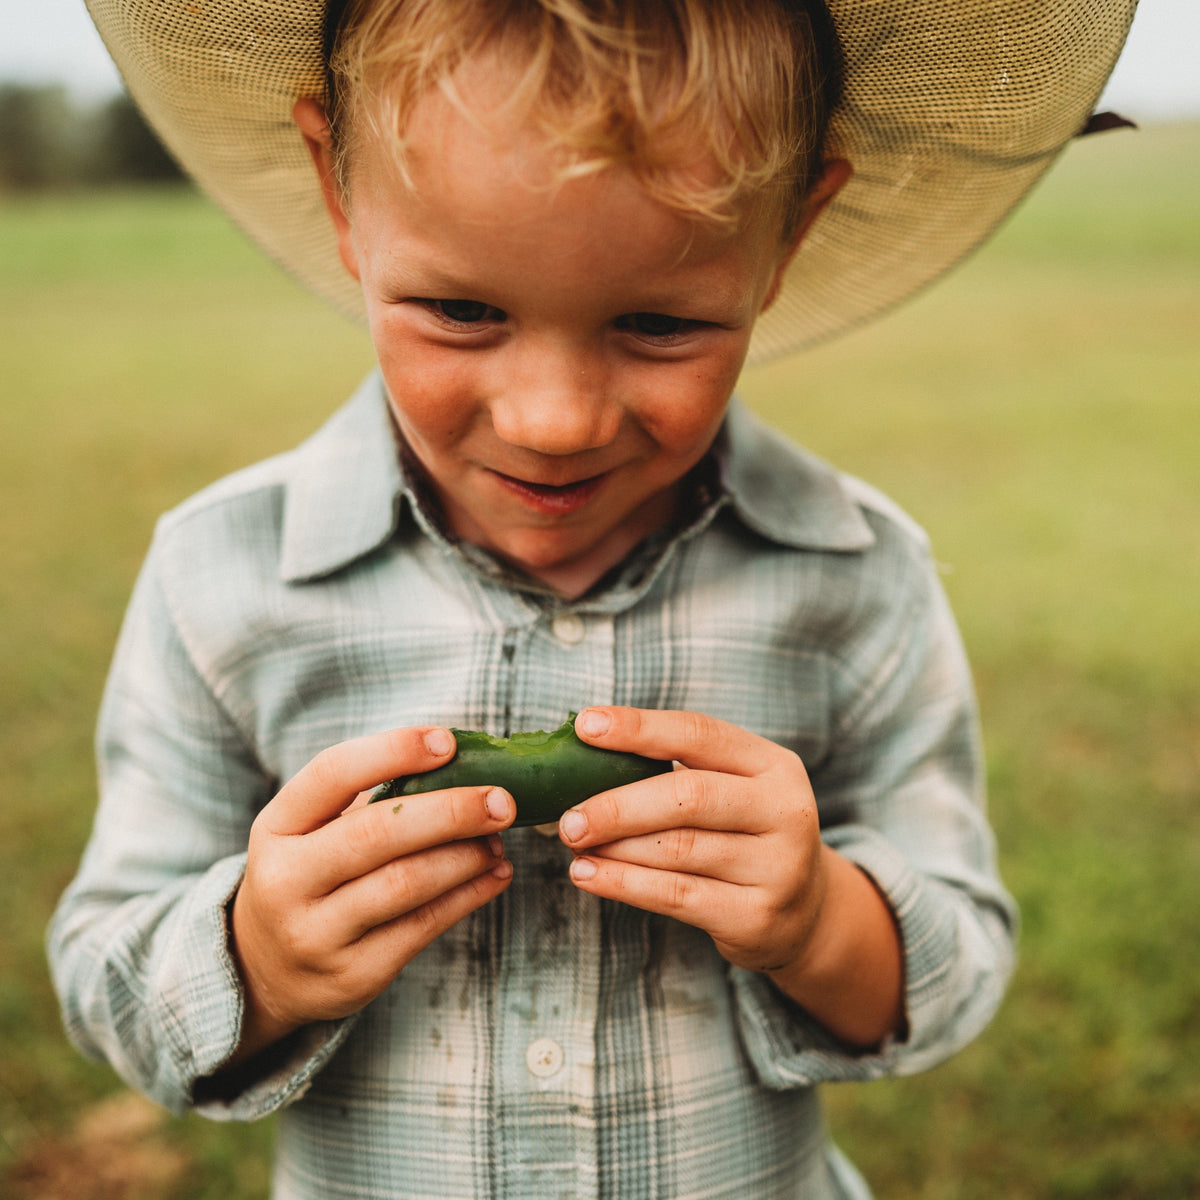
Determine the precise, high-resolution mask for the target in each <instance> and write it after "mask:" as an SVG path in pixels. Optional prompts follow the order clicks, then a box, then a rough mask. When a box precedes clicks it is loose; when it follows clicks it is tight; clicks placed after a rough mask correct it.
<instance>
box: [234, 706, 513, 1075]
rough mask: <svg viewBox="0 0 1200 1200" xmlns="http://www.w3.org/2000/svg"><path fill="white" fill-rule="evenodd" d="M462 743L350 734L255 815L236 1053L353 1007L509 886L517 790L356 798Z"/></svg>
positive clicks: (239, 929)
mask: <svg viewBox="0 0 1200 1200" xmlns="http://www.w3.org/2000/svg"><path fill="white" fill-rule="evenodd" d="M453 753H454V739H453V737H452V736H451V735H450V733H449V732H448V731H447V730H445V729H440V728H419V729H400V730H395V731H392V732H389V733H384V734H378V735H374V736H371V737H364V738H358V739H355V740H353V741H349V742H343V743H341V744H340V745H337V746H333V747H331V748H330V749H328V750H326V751H324V752H323V753H321V754H319V755H317V757H316V758H314V759H313V760H312V762H310V763H309V764H308V765H307V766H306V767H304V768H303V769H302V770H301V771H300V772H299V773H298V774H297V775H296V776H295V777H294V778H293V779H292V780H291V781H290V782H289V783H287V784H286V785H285V786H284V787H283V788H282V789H281V791H280V792H279V794H278V795H277V796H275V798H274V799H273V800H272V801H271V802H270V803H269V804H268V805H267V806H266V807H265V808H264V809H263V810H262V812H261V813H259V815H258V817H257V819H256V820H255V822H254V826H253V828H252V829H251V831H250V848H249V857H248V859H247V863H246V874H245V878H244V879H243V881H242V884H241V886H240V887H239V889H238V892H237V895H236V897H235V898H234V902H233V912H232V927H233V943H234V952H235V955H236V958H237V961H238V964H239V966H240V968H241V972H242V979H243V982H244V984H245V989H246V1014H245V1020H244V1023H243V1036H242V1040H241V1042H240V1044H239V1047H238V1050H237V1053H236V1055H235V1056H234V1059H233V1060H232V1061H233V1062H234V1063H236V1062H240V1061H242V1060H243V1059H245V1058H247V1057H249V1056H250V1055H252V1054H253V1053H255V1052H256V1051H258V1050H260V1049H262V1048H263V1047H265V1046H267V1045H270V1044H271V1043H272V1042H274V1041H277V1040H278V1039H279V1038H280V1037H282V1036H284V1035H285V1034H287V1033H290V1032H291V1031H292V1030H294V1029H296V1028H298V1027H299V1026H301V1025H304V1024H307V1023H308V1022H310V1021H314V1020H319V1019H328V1018H337V1017H343V1016H347V1015H349V1014H350V1013H353V1012H357V1011H358V1010H359V1009H360V1008H362V1007H363V1005H365V1004H366V1003H367V1002H368V1001H370V1000H372V999H374V998H375V997H376V996H377V995H379V993H380V992H382V991H383V990H384V988H386V987H387V985H388V984H389V983H390V982H391V981H392V979H393V978H395V976H396V974H397V973H398V972H399V971H400V970H401V969H402V968H403V967H404V966H405V964H407V963H408V962H409V960H410V959H412V958H413V957H414V955H416V954H417V952H418V951H420V950H422V949H424V948H425V947H426V946H427V945H429V943H430V942H432V941H433V940H434V939H435V938H436V937H437V936H438V935H439V934H441V933H442V932H444V931H445V930H446V929H448V928H449V927H450V926H451V925H453V924H455V923H456V922H458V921H460V920H461V919H462V918H463V917H465V916H466V915H467V914H468V913H470V912H472V911H473V910H475V909H477V908H479V907H480V906H481V905H483V904H485V903H486V902H487V901H488V900H491V899H492V898H493V897H495V896H496V895H498V894H499V893H500V892H502V891H503V890H504V889H505V888H506V887H507V886H508V883H509V880H510V879H511V876H512V866H511V864H510V863H509V862H508V861H507V860H506V859H505V858H504V857H503V854H504V850H503V846H502V844H501V842H500V838H499V836H498V833H499V831H500V830H501V829H504V828H505V827H507V826H508V825H509V824H510V823H511V822H512V820H513V818H514V816H515V815H516V806H515V805H514V804H513V801H512V798H511V797H510V796H509V794H508V793H507V792H505V791H502V790H500V789H498V788H490V789H489V788H486V787H470V788H453V789H447V790H446V791H441V792H428V793H426V794H424V795H420V796H411V797H405V798H404V800H403V801H391V800H389V801H383V802H380V803H378V804H371V805H368V804H366V803H365V796H362V795H360V793H363V792H364V791H365V789H368V788H372V787H374V786H376V785H377V784H379V783H380V782H381V781H383V780H386V779H390V778H392V777H394V776H396V775H402V774H412V773H415V772H418V771H428V770H431V769H433V768H434V767H439V766H441V765H442V764H443V763H445V762H446V761H448V760H449V759H450V758H451V757H452V756H453ZM356 797H358V800H359V802H358V803H353V802H354V801H355V799H356ZM231 1065H232V1064H231Z"/></svg>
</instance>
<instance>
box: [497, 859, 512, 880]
mask: <svg viewBox="0 0 1200 1200" xmlns="http://www.w3.org/2000/svg"><path fill="white" fill-rule="evenodd" d="M492 874H493V875H495V877H496V878H497V879H507V878H508V877H509V876H510V875H511V874H512V863H510V862H509V861H508V859H507V858H506V859H505V860H504V861H503V862H498V863H497V864H496V865H495V866H494V867H493V868H492Z"/></svg>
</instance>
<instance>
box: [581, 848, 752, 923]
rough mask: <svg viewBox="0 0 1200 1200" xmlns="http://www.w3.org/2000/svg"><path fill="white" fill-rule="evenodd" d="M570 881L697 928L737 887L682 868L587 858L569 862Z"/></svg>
mask: <svg viewBox="0 0 1200 1200" xmlns="http://www.w3.org/2000/svg"><path fill="white" fill-rule="evenodd" d="M571 881H572V882H573V883H574V884H575V885H576V886H577V887H578V888H580V889H581V890H583V891H585V892H590V893H591V894H592V895H595V896H603V897H606V898H607V899H610V900H619V901H621V903H623V904H631V905H633V906H634V907H635V908H641V909H645V910H646V911H647V912H654V913H660V914H661V915H662V916H664V917H673V918H675V920H677V921H683V922H684V923H685V924H687V925H696V926H700V927H703V924H702V922H704V921H706V920H707V919H708V918H711V917H712V915H713V914H714V913H719V912H722V911H724V910H725V909H727V908H728V907H729V906H730V901H731V899H732V897H733V896H734V895H735V893H736V892H738V891H739V890H740V889H738V888H736V886H735V885H732V884H728V883H724V882H721V881H719V880H716V879H706V878H704V877H702V876H700V875H689V874H687V873H686V872H682V871H659V870H655V869H654V868H653V867H642V866H638V865H636V864H633V863H627V862H620V861H616V860H609V859H603V858H590V857H589V858H577V859H576V860H575V861H574V862H573V863H572V864H571ZM731 888H732V889H733V890H732V891H731Z"/></svg>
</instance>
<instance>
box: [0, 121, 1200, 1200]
mask: <svg viewBox="0 0 1200 1200" xmlns="http://www.w3.org/2000/svg"><path fill="white" fill-rule="evenodd" d="M1197 212H1200V127H1194V126H1192V127H1175V128H1171V127H1163V128H1158V129H1147V130H1144V131H1141V132H1140V133H1137V134H1130V133H1126V132H1119V133H1112V134H1108V135H1103V136H1100V137H1096V138H1094V139H1090V140H1089V141H1085V142H1082V143H1080V144H1078V145H1077V146H1075V147H1073V148H1072V149H1071V150H1070V151H1069V152H1068V155H1067V156H1066V158H1065V159H1064V161H1063V162H1062V163H1061V164H1060V165H1059V166H1058V167H1057V168H1056V169H1055V171H1054V172H1053V173H1052V174H1051V175H1050V176H1049V177H1048V178H1047V180H1046V181H1045V182H1044V183H1043V184H1042V185H1041V186H1040V187H1039V188H1038V189H1037V191H1036V192H1035V193H1034V195H1033V196H1032V198H1031V199H1030V200H1029V201H1028V202H1027V203H1026V205H1025V206H1024V207H1023V208H1022V209H1021V210H1020V211H1019V212H1018V213H1017V214H1016V216H1015V217H1014V219H1013V220H1012V221H1011V222H1010V223H1009V224H1008V225H1007V226H1006V227H1005V228H1004V229H1003V230H1002V231H1001V232H1000V234H999V235H998V236H997V238H996V239H994V240H993V241H992V242H991V243H990V244H989V245H988V246H987V247H986V248H985V249H984V250H983V251H982V252H981V253H980V254H979V255H978V256H977V257H976V258H975V259H974V260H972V261H971V262H970V263H969V264H967V265H966V266H965V267H963V268H961V269H959V270H958V271H956V272H955V273H954V274H952V275H951V276H950V277H948V278H947V279H946V280H945V281H944V282H943V283H941V284H940V285H939V286H937V287H935V288H933V289H931V290H930V291H929V292H927V293H926V294H924V295H923V296H921V297H920V298H918V299H917V300H916V301H914V302H913V303H912V304H910V305H908V306H906V307H905V308H903V309H901V310H900V311H898V312H897V313H895V314H893V315H892V316H890V317H888V318H887V319H886V320H884V321H882V322H880V323H878V324H876V325H874V326H872V327H870V328H868V329H864V330H862V331H859V332H857V333H855V334H852V335H850V336H848V337H847V338H845V339H843V340H841V341H838V342H835V343H831V344H830V345H827V346H823V347H820V348H818V349H817V350H815V351H812V352H811V353H809V354H807V355H804V356H802V357H799V358H796V359H793V360H790V361H787V362H784V363H778V364H772V365H770V366H768V367H764V368H759V369H757V370H755V371H754V372H753V373H751V374H750V375H749V376H748V377H747V379H746V380H745V381H744V389H743V390H744V392H745V394H746V395H747V397H748V398H749V400H750V401H751V403H752V404H753V405H754V406H755V407H756V408H757V409H759V410H760V411H761V412H763V413H765V414H766V415H767V416H768V417H770V418H771V419H772V420H774V421H776V422H777V423H778V424H780V425H781V426H782V427H784V428H785V429H787V430H788V432H790V433H792V434H793V435H794V436H796V437H797V438H798V439H800V440H802V441H804V442H805V443H807V444H808V445H810V446H811V447H812V448H814V449H815V450H817V451H818V452H819V453H822V454H824V455H826V456H827V457H829V458H831V459H832V460H834V461H835V462H837V463H838V464H839V465H840V466H843V467H845V468H847V469H849V470H851V471H853V472H855V473H857V474H860V475H862V476H864V477H865V478H867V479H869V480H870V481H871V482H873V483H875V484H876V485H878V486H880V487H882V488H883V489H884V490H885V491H888V492H889V493H890V494H891V495H893V496H894V497H895V498H896V499H897V500H898V501H899V502H900V503H902V504H903V505H904V506H905V507H907V508H908V509H909V511H911V512H912V513H913V514H914V515H915V516H916V517H917V519H918V520H920V521H921V522H922V523H923V524H924V525H925V526H926V527H927V528H928V529H929V531H930V533H931V535H932V537H933V539H934V545H935V550H936V554H937V557H938V559H939V561H940V562H942V563H944V564H945V569H946V576H945V578H946V584H947V587H948V589H949V591H950V593H951V597H952V599H953V601H954V603H955V606H956V609H957V612H958V615H959V618H960V621H961V624H962V627H963V632H964V636H965V638H966V641H967V645H968V649H969V651H970V653H971V657H972V660H973V662H974V664H975V669H976V674H977V679H978V683H979V690H980V699H981V704H982V708H983V716H984V725H985V734H986V738H987V745H988V762H989V774H990V783H991V805H992V815H993V820H994V823H995V826H996V830H997V834H998V837H999V842H1000V847H1001V856H1002V866H1003V870H1004V873H1005V877H1006V879H1007V880H1008V882H1009V884H1010V885H1011V887H1012V888H1013V890H1014V892H1015V893H1016V895H1017V897H1018V899H1019V900H1020V902H1021V905H1022V911H1023V916H1024V930H1023V936H1022V948H1021V965H1020V968H1019V971H1018V975H1017V978H1016V981H1015V983H1014V986H1013V990H1012V992H1011V995H1010V997H1009V999H1008V1001H1007V1002H1006V1004H1005V1007H1004V1008H1003V1010H1002V1011H1001V1014H1000V1016H999V1018H998V1019H997V1021H996V1023H995V1024H994V1025H993V1026H992V1027H991V1029H989V1031H988V1032H987V1033H986V1034H985V1035H984V1037H983V1038H982V1039H980V1040H979V1041H978V1042H976V1043H975V1044H974V1045H972V1046H971V1047H969V1048H968V1049H967V1050H966V1051H965V1052H964V1053H963V1054H961V1055H960V1056H958V1057H957V1058H956V1059H954V1060H953V1061H952V1062H950V1063H948V1064H946V1065H945V1066H944V1067H941V1068H939V1069H938V1070H936V1071H934V1072H932V1073H930V1074H928V1075H925V1076H920V1077H917V1078H913V1079H904V1080H893V1081H888V1082H886V1083H881V1084H874V1085H871V1086H869V1087H845V1088H839V1089H831V1090H830V1092H829V1103H830V1110H831V1116H830V1120H831V1124H832V1126H833V1129H834V1132H835V1135H836V1136H837V1138H838V1140H839V1142H840V1143H841V1144H842V1145H843V1146H844V1147H845V1148H846V1149H847V1151H848V1152H849V1153H850V1154H851V1156H852V1157H853V1158H854V1159H855V1160H856V1161H857V1162H858V1163H859V1164H860V1165H861V1166H862V1168H863V1169H864V1171H865V1172H866V1174H867V1176H868V1177H869V1179H870V1180H871V1181H872V1183H873V1184H874V1186H875V1187H876V1189H877V1192H878V1194H879V1196H880V1197H881V1200H882V1198H888V1200H890V1198H906V1197H919V1198H921V1200H942V1198H947V1200H949V1198H958V1197H964V1198H973V1197H979V1198H983V1197H989V1198H990V1197H995V1198H999V1197H1004V1198H1005V1200H1008V1198H1017V1200H1020V1198H1023V1197H1031V1198H1032V1197H1047V1198H1051V1197H1054V1198H1057V1197H1089V1198H1091V1197H1101V1198H1104V1197H1112V1198H1117V1197H1121V1198H1129V1200H1133V1198H1135V1197H1136V1198H1139V1200H1140V1198H1144V1197H1155V1198H1156V1200H1157V1198H1167V1200H1171V1198H1180V1200H1183V1198H1196V1197H1200V1150H1198V1149H1197V1147H1200V1072H1198V1071H1197V1069H1196V1064H1197V1063H1198V1062H1200V972H1198V971H1197V970H1196V967H1195V960H1196V954H1197V947H1198V946H1200V821H1198V820H1197V812H1198V802H1200V681H1198V678H1197V667H1198V665H1200V620H1198V619H1197V611H1198V610H1197V600H1196V598H1197V596H1200V486H1198V485H1200V465H1198V464H1200V221H1198V220H1197V219H1196V213H1197ZM0 312H2V313H3V317H4V319H3V321H2V322H0V379H3V381H4V388H5V392H6V395H5V403H4V404H3V406H0V487H2V488H3V493H2V496H0V499H2V501H3V504H2V507H0V552H2V553H3V556H4V560H5V562H6V563H7V565H8V568H9V569H8V572H7V573H6V575H5V576H4V578H3V580H2V581H0V613H2V616H3V620H2V621H0V655H2V656H3V663H4V670H3V684H2V686H0V771H2V775H0V782H2V783H3V785H4V794H5V797H6V803H5V804H4V806H3V807H2V808H0V907H2V909H3V912H4V913H5V916H6V919H5V921H4V924H3V928H2V929H0V1061H2V1062H3V1069H2V1070H0V1193H3V1194H6V1195H7V1194H8V1192H9V1191H11V1190H13V1189H14V1188H17V1187H18V1186H26V1185H24V1184H21V1182H20V1181H21V1180H22V1179H24V1178H27V1175H26V1176H22V1175H21V1174H20V1171H21V1170H26V1171H27V1170H28V1164H29V1163H30V1162H31V1161H33V1160H35V1159H36V1156H37V1155H38V1154H39V1153H41V1154H43V1155H45V1154H46V1153H47V1148H50V1149H51V1150H54V1151H55V1152H56V1153H66V1151H63V1150H62V1147H63V1146H64V1145H68V1146H70V1145H73V1144H74V1143H72V1142H71V1141H70V1139H71V1138H72V1136H73V1134H72V1131H73V1129H74V1128H75V1126H76V1124H77V1122H78V1121H79V1120H80V1118H81V1117H82V1116H83V1115H84V1114H86V1113H88V1112H90V1111H93V1106H94V1105H95V1103H96V1102H97V1101H98V1100H100V1099H101V1098H102V1097H105V1096H107V1095H109V1094H110V1093H112V1092H113V1091H114V1090H115V1089H116V1084H115V1081H114V1080H113V1077H112V1076H111V1074H110V1073H109V1072H108V1071H107V1069H106V1068H103V1067H98V1066H95V1065H93V1064H89V1063H86V1062H84V1061H83V1060H82V1059H80V1058H79V1057H78V1056H77V1055H76V1054H75V1053H74V1052H73V1051H72V1050H71V1049H70V1048H69V1047H68V1046H67V1045H66V1043H65V1041H64V1039H63V1037H62V1034H61V1030H60V1028H59V1024H58V1018H57V1013H56V1010H55V1006H54V1003H53V1000H52V997H51V994H50V989H49V985H48V982H47V980H46V977H45V969H44V966H43V960H42V947H41V939H42V931H43V928H44V925H45V921H46V919H47V917H48V915H49V912H50V909H51V907H52V905H53V903H54V900H55V898H56V897H57V895H58V893H59V891H60V890H61V888H62V887H63V886H64V885H65V883H66V881H67V879H68V878H69V877H70V874H71V872H72V870H73V868H74V865H75V862H76V859H77V856H78V854H79V851H80V848H81V847H82V844H83V842H84V839H85V838H86V836H87V829H88V825H89V822H90V817H91V810H92V805H93V803H94V799H93V783H92V779H91V769H92V768H91V758H90V739H91V726H92V722H93V719H94V713H95V708H96V704H97V701H98V698H99V692H100V688H101V685H102V681H103V675H104V671H105V668H106V665H107V660H108V656H109V654H110V652H111V646H112V641H113V639H114V637H115V634H116V629H117V626H118V623H119V621H120V617H121V612H122V609H123V606H124V603H125V599H126V597H127V594H128V590H129V587H130V585H131V583H132V579H133V574H134V572H135V571H136V569H137V566H138V563H139V561H140V558H141V555H142V553H143V551H144V548H145V545H146V542H147V539H148V537H149V534H150V530H151V527H152V524H153V521H154V519H155V517H156V516H157V514H158V513H159V512H161V511H162V510H163V509H164V508H165V507H167V506H168V505H170V504H172V503H174V502H175V501H177V500H179V499H181V498H183V497H184V496H186V495H187V494H189V493H190V492H192V491H194V490H195V489H196V488H197V487H199V486H201V485H202V484H204V483H205V482H207V481H209V480H210V479H212V478H213V477H215V476H217V475H219V474H221V473H223V472H225V471H227V470H229V469H232V468H234V467H236V466H239V465H241V464H243V463H247V462H250V461H253V460H254V459H256V458H259V457H261V456H262V455H264V454H267V453H270V452H272V451H274V450H277V449H280V448H282V447H284V446H287V445H289V444H292V443H294V442H295V441H296V440H298V439H299V438H300V437H302V436H304V434H306V433H307V432H308V431H309V430H311V429H312V428H313V427H314V426H315V425H316V424H317V423H318V422H319V421H320V420H321V418H322V417H323V416H324V415H325V413H326V412H327V411H329V409H330V408H331V407H332V404H333V403H334V402H335V401H336V400H337V399H338V398H340V397H341V396H343V395H344V394H346V393H347V392H348V391H349V389H350V388H351V387H352V386H353V384H354V382H355V381H356V380H357V379H358V378H359V377H360V375H361V374H362V373H363V371H364V370H365V368H366V366H367V365H368V364H369V361H370V352H369V347H368V346H367V344H366V341H365V338H364V336H363V335H362V334H361V333H360V332H358V331H356V330H354V329H352V328H350V327H349V326H347V325H345V324H344V323H343V322H341V321H340V320H339V319H338V318H337V317H335V316H333V315H332V314H330V313H328V312H327V311H326V310H324V309H323V308H322V307H321V306H320V305H319V304H318V303H317V302H316V301H315V300H312V299H311V298H309V297H308V296H306V295H305V294H304V293H303V292H302V291H301V290H300V289H299V288H297V287H296V286H295V285H294V284H292V283H291V282H290V281H288V280H287V279H285V278H284V277H283V276H282V275H281V274H280V273H279V272H278V271H276V270H275V269H274V268H272V267H271V266H270V265H268V264H266V263H264V262H263V261H261V260H260V257H259V256H258V255H257V253H256V252H255V251H253V250H252V249H251V248H249V247H248V246H247V245H246V244H245V243H244V242H243V241H242V240H241V239H240V238H239V237H238V235H236V234H235V233H234V232H233V231H232V230H231V229H229V227H228V226H227V225H226V223H225V222H224V220H223V219H222V218H221V217H220V216H219V215H217V214H215V213H214V212H213V211H212V210H211V209H210V208H209V207H208V206H207V205H206V204H205V203H204V202H202V201H200V200H198V199H197V198H195V197H194V196H192V195H191V194H189V193H187V192H166V193H158V194H152V193H151V194H114V195H106V196H98V197H72V198H67V199H60V200H53V201H42V202H38V203H37V204H24V203H23V204H20V205H18V204H16V203H13V202H9V203H6V204H4V205H0ZM152 1137H154V1138H156V1139H158V1140H159V1141H160V1142H161V1143H162V1144H164V1145H167V1146H169V1147H170V1148H172V1149H174V1150H176V1151H178V1152H179V1153H180V1154H182V1155H183V1156H184V1157H185V1159H186V1160H188V1161H190V1162H191V1163H192V1164H193V1165H192V1166H191V1168H190V1169H189V1170H188V1172H187V1173H186V1176H185V1177H181V1178H177V1179H175V1180H174V1182H172V1183H170V1184H169V1185H162V1186H160V1187H159V1190H154V1188H153V1187H150V1188H149V1190H147V1189H145V1188H143V1189H142V1190H141V1191H139V1190H136V1189H134V1190H129V1191H127V1192H123V1193H120V1194H121V1195H129V1196H135V1195H137V1196H143V1195H144V1196H147V1197H149V1196H155V1197H159V1196H161V1197H167V1196H169V1197H171V1198H172V1200H176V1198H183V1200H189V1198H193V1197H209V1196H213V1197H216V1196H221V1197H223V1198H225V1200H250V1198H252V1197H262V1196H263V1195H265V1192H266V1169H267V1168H266V1161H267V1157H268V1147H269V1138H270V1126H269V1124H267V1125H264V1126H256V1127H250V1128H238V1127H232V1128H231V1127H225V1126H214V1125H209V1124H207V1123H204V1122H201V1121H199V1120H197V1119H190V1120H187V1121H183V1122H178V1123H175V1122H172V1123H169V1124H167V1125H166V1126H164V1127H162V1128H160V1129H158V1130H157V1131H155V1132H154V1133H153V1134H152ZM56 1139H57V1140H56ZM63 1139H66V1141H64V1140H63ZM22 1164H24V1165H22ZM6 1171H7V1172H10V1173H11V1174H10V1175H9V1176H6V1175H5V1172H6ZM6 1179H7V1180H8V1183H9V1184H11V1187H6V1182H5V1181H6ZM14 1181H15V1182H14ZM16 1194H18V1195H21V1196H24V1195H26V1194H35V1193H26V1192H20V1191H18V1192H17V1193H16ZM52 1194H54V1193H51V1192H49V1191H44V1192H43V1193H42V1195H43V1196H50V1195H52ZM76 1194H78V1195H80V1196H84V1195H85V1193H84V1192H82V1191H78V1192H77V1193H76Z"/></svg>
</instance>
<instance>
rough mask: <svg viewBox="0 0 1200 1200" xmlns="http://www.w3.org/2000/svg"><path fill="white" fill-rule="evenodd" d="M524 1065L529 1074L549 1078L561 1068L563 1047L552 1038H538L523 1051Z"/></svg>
mask: <svg viewBox="0 0 1200 1200" xmlns="http://www.w3.org/2000/svg"><path fill="white" fill-rule="evenodd" d="M525 1065H526V1066H527V1067H528V1068H529V1073H530V1074H531V1075H536V1076H537V1077H538V1078H539V1079H549V1078H550V1076H551V1075H557V1074H558V1072H559V1071H560V1070H561V1069H562V1065H563V1048H562V1047H561V1046H560V1045H559V1044H558V1043H557V1042H556V1041H555V1040H554V1039H553V1038H538V1040H537V1041H536V1042H531V1043H530V1044H529V1049H528V1050H526V1051H525Z"/></svg>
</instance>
